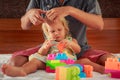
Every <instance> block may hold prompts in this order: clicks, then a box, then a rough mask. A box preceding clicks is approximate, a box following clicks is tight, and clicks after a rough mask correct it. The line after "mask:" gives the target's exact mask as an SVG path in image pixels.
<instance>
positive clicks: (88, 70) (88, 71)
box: [84, 65, 93, 77]
mask: <svg viewBox="0 0 120 80" xmlns="http://www.w3.org/2000/svg"><path fill="white" fill-rule="evenodd" d="M92 71H93V67H92V66H91V65H84V72H85V73H86V76H87V77H93V75H92Z"/></svg>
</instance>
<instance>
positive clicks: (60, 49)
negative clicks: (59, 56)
mask: <svg viewBox="0 0 120 80" xmlns="http://www.w3.org/2000/svg"><path fill="white" fill-rule="evenodd" d="M57 48H58V50H59V51H60V52H63V50H64V48H65V44H64V43H59V44H58V45H57Z"/></svg>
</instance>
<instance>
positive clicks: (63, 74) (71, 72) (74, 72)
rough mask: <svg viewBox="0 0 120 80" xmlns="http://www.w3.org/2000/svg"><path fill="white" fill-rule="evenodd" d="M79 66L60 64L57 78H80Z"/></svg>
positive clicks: (72, 79) (63, 79) (74, 79)
mask: <svg viewBox="0 0 120 80" xmlns="http://www.w3.org/2000/svg"><path fill="white" fill-rule="evenodd" d="M79 73H80V70H79V68H78V67H77V66H60V67H57V68H56V80H80V77H79Z"/></svg>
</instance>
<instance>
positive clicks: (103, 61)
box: [97, 53, 115, 66]
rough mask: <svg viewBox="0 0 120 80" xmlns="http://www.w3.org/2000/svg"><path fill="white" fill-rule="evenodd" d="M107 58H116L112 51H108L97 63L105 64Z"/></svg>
mask: <svg viewBox="0 0 120 80" xmlns="http://www.w3.org/2000/svg"><path fill="white" fill-rule="evenodd" d="M107 58H115V56H113V55H112V54H111V53H106V54H104V55H102V56H101V57H100V58H99V59H98V60H97V63H99V64H101V65H103V66H105V61H106V60H107Z"/></svg>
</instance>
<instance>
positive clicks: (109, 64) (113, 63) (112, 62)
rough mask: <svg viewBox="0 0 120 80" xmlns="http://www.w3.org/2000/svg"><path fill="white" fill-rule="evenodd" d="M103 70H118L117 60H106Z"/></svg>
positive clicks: (119, 63) (118, 63)
mask: <svg viewBox="0 0 120 80" xmlns="http://www.w3.org/2000/svg"><path fill="white" fill-rule="evenodd" d="M105 69H112V70H120V62H119V60H118V59H117V58H107V61H105Z"/></svg>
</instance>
